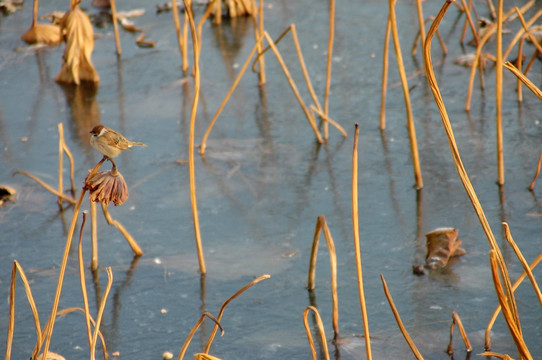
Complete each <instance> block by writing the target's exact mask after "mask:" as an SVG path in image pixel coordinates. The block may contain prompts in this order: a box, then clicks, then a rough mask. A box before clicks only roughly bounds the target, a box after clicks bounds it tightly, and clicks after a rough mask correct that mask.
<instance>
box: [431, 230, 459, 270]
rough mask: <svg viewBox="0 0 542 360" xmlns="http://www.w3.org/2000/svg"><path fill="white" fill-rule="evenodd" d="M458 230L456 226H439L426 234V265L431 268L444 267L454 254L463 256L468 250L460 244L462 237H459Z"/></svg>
mask: <svg viewBox="0 0 542 360" xmlns="http://www.w3.org/2000/svg"><path fill="white" fill-rule="evenodd" d="M457 234H458V230H457V229H454V228H438V229H435V230H433V231H431V232H428V233H427V234H425V237H426V246H427V253H426V255H425V265H426V266H427V267H429V268H432V269H434V268H439V267H444V266H446V265H447V264H448V260H449V259H450V258H451V257H454V256H461V255H464V254H465V253H466V251H465V250H464V249H462V248H460V247H459V246H460V245H461V243H462V241H461V239H458V238H457Z"/></svg>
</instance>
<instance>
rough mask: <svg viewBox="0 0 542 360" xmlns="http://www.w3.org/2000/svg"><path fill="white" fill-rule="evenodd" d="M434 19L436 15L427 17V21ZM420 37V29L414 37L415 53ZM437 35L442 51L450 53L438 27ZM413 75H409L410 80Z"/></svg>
mask: <svg viewBox="0 0 542 360" xmlns="http://www.w3.org/2000/svg"><path fill="white" fill-rule="evenodd" d="M434 19H435V17H434V16H430V17H428V18H427V19H425V22H426V23H428V22H430V21H433V20H434ZM420 37H421V32H420V31H418V33H417V34H416V37H415V38H414V42H413V43H412V50H411V53H412V54H415V53H416V50H417V49H418V40H420ZM437 37H438V40H439V42H440V46H442V53H443V54H444V55H446V54H448V48H447V47H446V44H445V43H444V40H443V39H442V36H440V31H438V29H437ZM422 46H423V42H422ZM418 72H419V71H416V72H415V74H417V73H418ZM421 73H423V70H422V71H421ZM412 77H413V76H412V75H410V76H409V77H407V79H408V80H410V79H411V78H412Z"/></svg>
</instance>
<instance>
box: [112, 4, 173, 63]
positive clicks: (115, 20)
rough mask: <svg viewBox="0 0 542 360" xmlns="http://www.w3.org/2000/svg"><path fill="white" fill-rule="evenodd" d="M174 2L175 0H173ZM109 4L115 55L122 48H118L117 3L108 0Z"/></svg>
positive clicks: (118, 53)
mask: <svg viewBox="0 0 542 360" xmlns="http://www.w3.org/2000/svg"><path fill="white" fill-rule="evenodd" d="M173 2H175V0H173ZM109 3H110V4H111V15H112V16H113V31H114V32H115V47H116V49H117V56H120V55H121V54H122V49H121V48H120V38H119V24H118V21H117V5H116V4H115V0H109Z"/></svg>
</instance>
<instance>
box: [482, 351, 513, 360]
mask: <svg viewBox="0 0 542 360" xmlns="http://www.w3.org/2000/svg"><path fill="white" fill-rule="evenodd" d="M480 356H494V357H496V358H498V359H501V360H514V359H512V358H511V357H510V356H509V355H506V354H499V353H496V352H492V351H486V352H484V353H481V354H480Z"/></svg>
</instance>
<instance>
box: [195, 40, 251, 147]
mask: <svg viewBox="0 0 542 360" xmlns="http://www.w3.org/2000/svg"><path fill="white" fill-rule="evenodd" d="M257 50H258V45H257V44H255V45H254V46H253V47H252V51H251V52H250V54H249V55H248V57H247V59H246V60H245V63H244V64H243V67H242V68H241V71H239V74H237V77H236V78H235V81H234V82H233V84H232V86H231V88H230V90H229V91H228V93H227V94H226V96H225V97H224V100H222V103H221V104H220V106H219V107H218V110H217V111H216V113H215V115H214V116H213V118H212V119H211V122H210V123H209V126H208V127H207V130H206V131H205V134H204V135H203V139H202V140H201V144H200V149H199V154H200V155H205V150H206V148H207V138H208V137H209V134H210V133H211V129H212V128H213V126H214V125H215V122H216V120H217V119H218V116H219V115H220V113H222V110H223V109H224V106H226V103H227V102H228V100H229V99H230V96H231V95H232V94H233V92H234V91H235V89H236V88H237V85H238V84H239V81H241V78H242V77H243V75H244V74H245V71H246V69H247V67H248V64H250V60H251V59H252V57H253V56H254V53H256V51H257Z"/></svg>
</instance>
